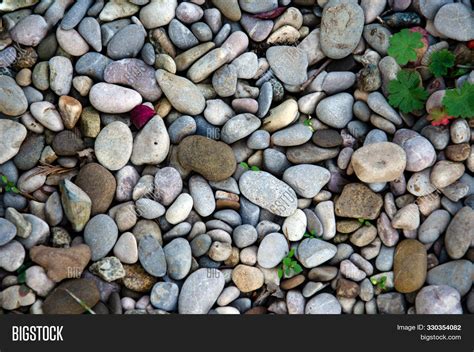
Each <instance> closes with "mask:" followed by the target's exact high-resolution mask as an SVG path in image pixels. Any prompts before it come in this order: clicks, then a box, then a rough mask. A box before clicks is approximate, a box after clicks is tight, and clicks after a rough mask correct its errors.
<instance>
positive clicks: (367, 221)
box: [357, 219, 372, 226]
mask: <svg viewBox="0 0 474 352" xmlns="http://www.w3.org/2000/svg"><path fill="white" fill-rule="evenodd" d="M357 221H358V222H360V223H361V224H362V225H364V226H370V225H372V224H371V223H370V221H369V220H365V219H357Z"/></svg>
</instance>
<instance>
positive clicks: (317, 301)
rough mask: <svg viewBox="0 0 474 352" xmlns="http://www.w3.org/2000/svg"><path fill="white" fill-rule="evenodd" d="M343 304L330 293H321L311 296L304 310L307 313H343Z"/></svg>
mask: <svg viewBox="0 0 474 352" xmlns="http://www.w3.org/2000/svg"><path fill="white" fill-rule="evenodd" d="M341 310H342V308H341V304H340V303H339V301H338V300H337V298H336V297H334V296H333V295H331V294H330V293H320V294H318V295H316V296H314V297H313V298H311V299H310V300H309V301H308V302H307V303H306V307H305V310H304V313H305V314H318V315H319V314H341Z"/></svg>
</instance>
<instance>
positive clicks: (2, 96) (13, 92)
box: [0, 75, 28, 161]
mask: <svg viewBox="0 0 474 352" xmlns="http://www.w3.org/2000/svg"><path fill="white" fill-rule="evenodd" d="M27 109H28V101H27V100H26V96H25V93H23V91H22V90H21V88H20V86H18V84H16V82H15V80H14V79H13V78H11V77H9V76H5V75H2V76H0V113H3V114H5V115H8V116H18V115H21V114H24V113H25V112H26V110H27ZM2 140H3V138H2ZM1 160H2V158H0V161H1ZM7 160H8V159H7Z"/></svg>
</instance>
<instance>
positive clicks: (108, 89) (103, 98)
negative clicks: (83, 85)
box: [89, 82, 142, 114]
mask: <svg viewBox="0 0 474 352" xmlns="http://www.w3.org/2000/svg"><path fill="white" fill-rule="evenodd" d="M89 100H90V102H91V104H92V106H93V107H94V108H96V109H97V110H99V111H101V112H106V113H109V114H122V113H125V112H129V111H131V110H132V109H133V108H134V107H135V106H137V105H139V104H141V102H142V96H141V95H140V94H139V93H137V92H136V91H134V90H133V89H129V88H125V87H121V86H117V85H115V84H110V83H104V82H101V83H97V84H95V85H94V86H92V88H91V91H90V93H89Z"/></svg>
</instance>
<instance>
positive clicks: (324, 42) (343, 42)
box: [321, 0, 365, 59]
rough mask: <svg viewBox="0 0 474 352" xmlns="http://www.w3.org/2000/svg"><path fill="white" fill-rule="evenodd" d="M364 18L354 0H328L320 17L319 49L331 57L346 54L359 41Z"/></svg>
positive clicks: (337, 57)
mask: <svg viewBox="0 0 474 352" xmlns="http://www.w3.org/2000/svg"><path fill="white" fill-rule="evenodd" d="M364 20H365V19H364V11H363V10H362V8H361V7H360V6H359V5H358V4H357V3H356V2H352V1H345V0H330V1H329V2H328V3H327V4H326V6H324V9H323V14H322V18H321V50H322V51H323V52H324V53H325V54H326V55H327V56H328V57H330V58H331V59H342V58H343V57H346V56H348V55H349V54H350V53H351V52H352V51H353V50H354V49H355V48H356V46H357V44H358V43H359V40H360V37H361V35H362V30H363V27H364Z"/></svg>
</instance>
